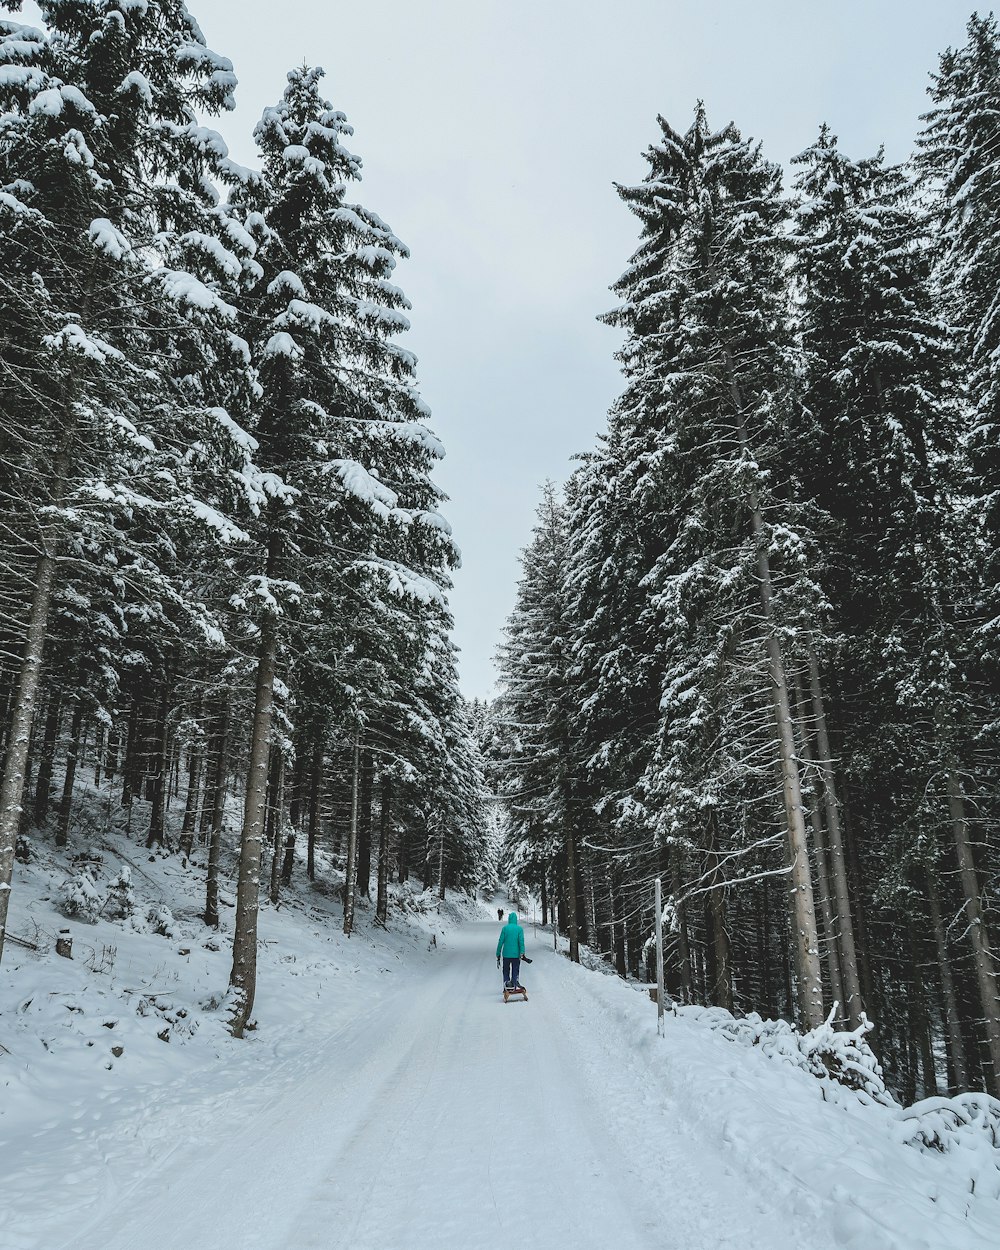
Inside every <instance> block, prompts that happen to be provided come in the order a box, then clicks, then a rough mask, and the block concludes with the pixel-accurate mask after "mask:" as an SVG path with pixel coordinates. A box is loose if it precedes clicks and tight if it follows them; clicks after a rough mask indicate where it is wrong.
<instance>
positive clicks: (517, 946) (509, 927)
mask: <svg viewBox="0 0 1000 1250" xmlns="http://www.w3.org/2000/svg"><path fill="white" fill-rule="evenodd" d="M523 954H524V930H523V929H522V928H521V926H520V925H519V924H518V923H517V912H516V911H512V912H511V913H510V915H509V916H508V917H507V923H506V924H505V925H504V927H503V928H502V929H501V930H500V940H499V941H498V942H497V959H499V958H500V956H501V955H503V957H504V959H520V958H521V956H522V955H523Z"/></svg>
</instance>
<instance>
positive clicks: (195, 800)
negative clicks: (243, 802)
mask: <svg viewBox="0 0 1000 1250" xmlns="http://www.w3.org/2000/svg"><path fill="white" fill-rule="evenodd" d="M195 715H196V716H200V715H201V703H200V702H199V703H198V705H197V707H196V708H195ZM201 765H202V753H201V747H200V746H197V745H196V744H195V743H193V742H192V743H191V744H190V745H189V746H188V776H187V794H186V795H185V797H184V819H183V821H182V822H181V837H180V852H181V855H183V856H184V858H185V860H188V859H190V858H191V854H192V852H193V851H194V830H195V825H196V824H197V823H198V811H199V807H200V806H201V803H202V798H201V772H202V768H201Z"/></svg>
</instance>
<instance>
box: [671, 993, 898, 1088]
mask: <svg viewBox="0 0 1000 1250" xmlns="http://www.w3.org/2000/svg"><path fill="white" fill-rule="evenodd" d="M681 1010H682V1011H683V1012H684V1013H685V1014H686V1015H695V1016H696V1017H697V1019H698V1020H700V1021H701V1022H702V1023H704V1024H707V1025H708V1026H709V1027H710V1028H713V1029H716V1030H718V1031H719V1032H720V1033H724V1034H725V1035H726V1037H730V1038H732V1039H733V1040H734V1041H737V1042H741V1043H742V1044H743V1045H744V1046H758V1047H760V1049H761V1050H762V1051H763V1053H764V1054H765V1055H767V1057H768V1058H769V1059H781V1060H783V1061H784V1062H785V1063H790V1064H791V1065H792V1066H793V1067H796V1068H801V1070H802V1071H803V1072H808V1073H809V1075H810V1076H815V1077H819V1078H820V1079H821V1080H833V1081H836V1082H837V1084H838V1085H846V1086H847V1087H848V1089H853V1090H857V1091H858V1092H859V1093H862V1094H865V1095H867V1096H868V1097H869V1098H872V1099H874V1100H875V1101H876V1102H881V1103H885V1104H886V1105H890V1104H892V1101H893V1100H892V1097H891V1095H890V1094H889V1093H888V1091H887V1090H886V1088H885V1082H884V1080H883V1079H882V1069H881V1067H880V1066H879V1061H878V1060H877V1059H876V1058H875V1054H874V1052H873V1051H872V1049H871V1047H870V1046H869V1045H868V1043H867V1042H866V1041H865V1034H866V1033H867V1032H868V1031H869V1030H870V1029H871V1027H872V1026H871V1025H870V1024H869V1023H868V1021H867V1020H866V1021H865V1022H864V1023H863V1024H862V1025H860V1026H859V1027H858V1028H856V1029H854V1030H852V1031H851V1032H849V1033H839V1032H837V1030H836V1029H835V1028H834V1027H833V1012H831V1013H830V1016H829V1017H828V1019H827V1021H826V1023H825V1024H821V1025H820V1026H819V1028H816V1029H810V1031H809V1032H808V1033H799V1032H798V1031H797V1030H796V1029H795V1028H793V1026H792V1025H790V1024H789V1023H788V1021H787V1020H763V1019H762V1018H761V1017H760V1016H759V1015H757V1013H756V1012H751V1013H750V1014H749V1015H748V1016H743V1017H742V1018H741V1019H737V1018H736V1017H735V1016H733V1015H732V1014H731V1013H730V1012H728V1011H726V1010H725V1008H723V1007H684V1008H682V1009H681Z"/></svg>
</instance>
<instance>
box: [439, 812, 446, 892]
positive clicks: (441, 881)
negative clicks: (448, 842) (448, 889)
mask: <svg viewBox="0 0 1000 1250" xmlns="http://www.w3.org/2000/svg"><path fill="white" fill-rule="evenodd" d="M438 824H439V825H440V826H441V844H440V846H439V847H438V871H437V878H438V898H439V899H441V900H442V902H443V901H444V844H445V835H446V826H445V822H444V817H443V816H439V817H438Z"/></svg>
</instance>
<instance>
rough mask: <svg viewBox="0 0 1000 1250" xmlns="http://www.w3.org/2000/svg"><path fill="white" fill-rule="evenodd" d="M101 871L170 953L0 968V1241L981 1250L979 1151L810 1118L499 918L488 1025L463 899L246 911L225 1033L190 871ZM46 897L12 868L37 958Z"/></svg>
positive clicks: (222, 949)
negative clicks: (510, 990) (125, 883)
mask: <svg viewBox="0 0 1000 1250" xmlns="http://www.w3.org/2000/svg"><path fill="white" fill-rule="evenodd" d="M112 853H114V854H116V855H117V856H118V858H119V859H120V858H121V856H122V855H123V854H127V855H129V857H130V858H131V859H132V860H133V863H134V868H133V886H134V889H135V891H136V893H137V895H140V896H143V901H144V902H146V903H149V904H155V903H156V901H157V898H156V896H157V892H158V891H159V892H160V893H161V894H169V896H170V897H171V898H176V897H178V896H186V897H187V898H188V899H189V900H190V906H189V907H188V908H187V909H176V908H175V914H174V916H173V926H172V929H171V926H169V924H168V926H167V927H168V930H170V931H171V932H172V936H165V935H163V934H160V933H156V932H135V931H133V930H132V929H129V928H127V927H126V925H127V923H128V922H121V923H117V924H112V923H109V922H106V921H100V922H99V923H98V924H97V925H95V926H89V925H82V924H75V925H74V924H71V927H72V928H73V930H74V956H75V958H74V959H73V960H72V961H68V960H63V959H59V958H58V957H57V956H56V955H55V953H54V950H51V949H49V950H48V951H46V952H45V953H41V952H33V951H30V950H27V949H25V948H18V949H14V948H11V949H9V950H8V952H7V956H6V958H5V962H4V964H3V966H2V968H0V1008H2V1010H3V1015H2V1019H0V1039H2V1043H3V1046H4V1047H5V1048H6V1051H7V1052H8V1053H3V1052H0V1158H2V1159H3V1160H4V1169H3V1188H2V1192H3V1202H2V1204H0V1220H2V1225H0V1246H2V1247H3V1250H97V1248H98V1247H100V1250H134V1247H138V1246H141V1247H143V1250H201V1248H202V1247H204V1248H205V1250H208V1248H211V1250H236V1248H237V1247H239V1248H240V1250H250V1248H257V1250H307V1248H308V1247H313V1246H317V1247H318V1246H322V1247H325V1248H326V1250H332V1248H334V1247H345V1248H346V1247H348V1246H350V1247H353V1248H355V1250H366V1248H367V1247H372V1248H373V1250H374V1248H375V1247H379V1250H397V1248H398V1250H404V1248H405V1250H425V1248H426V1250H431V1248H433V1250H439V1248H440V1250H451V1248H452V1247H454V1248H455V1250H458V1248H459V1247H461V1248H462V1250H465V1248H467V1247H471V1246H477V1245H506V1244H512V1245H528V1244H542V1245H548V1246H553V1247H560V1246H566V1245H573V1246H574V1247H577V1248H579V1250H586V1248H587V1247H601V1250H607V1247H608V1246H615V1247H623V1248H626V1250H627V1248H632V1247H635V1248H638V1247H650V1248H652V1247H665V1246H670V1247H674V1246H676V1247H684V1250H719V1248H722V1247H737V1246H738V1247H739V1248H740V1250H792V1248H793V1247H794V1248H795V1250H828V1248H829V1250H832V1248H833V1247H850V1248H852V1250H925V1248H926V1250H979V1248H981V1247H982V1248H985V1247H987V1246H994V1245H997V1244H1000V1203H998V1202H997V1201H996V1200H995V1199H994V1198H993V1197H992V1196H990V1194H989V1193H988V1192H985V1191H986V1190H988V1185H987V1184H985V1180H986V1177H985V1173H981V1175H982V1177H983V1181H982V1182H981V1184H980V1186H979V1188H980V1194H979V1196H978V1197H973V1196H972V1195H970V1193H969V1192H968V1191H969V1177H970V1175H971V1165H972V1163H974V1162H975V1163H977V1165H978V1164H981V1158H980V1153H981V1152H980V1153H975V1152H973V1151H972V1150H971V1148H970V1149H969V1150H968V1151H967V1152H966V1154H967V1157H966V1156H964V1155H962V1153H961V1150H959V1151H957V1152H956V1151H953V1152H949V1153H948V1154H937V1153H932V1152H923V1151H920V1150H917V1149H914V1148H913V1147H912V1146H909V1145H906V1144H905V1143H904V1142H903V1141H902V1140H900V1136H899V1128H898V1116H897V1115H896V1114H895V1112H894V1111H893V1109H891V1108H886V1107H879V1106H877V1105H869V1106H864V1105H862V1104H861V1103H860V1102H859V1101H858V1100H857V1099H856V1098H855V1097H854V1096H853V1095H850V1096H845V1097H844V1098H838V1099H836V1100H831V1095H830V1093H829V1088H828V1086H827V1085H826V1084H825V1083H822V1082H820V1081H817V1080H815V1079H814V1078H812V1077H810V1076H809V1075H807V1074H806V1073H804V1072H801V1071H799V1070H798V1069H797V1068H795V1067H793V1066H791V1065H789V1064H785V1063H780V1062H775V1061H774V1060H773V1059H770V1058H768V1057H767V1055H766V1054H764V1053H763V1049H762V1048H761V1047H759V1046H757V1047H754V1046H744V1045H740V1044H739V1043H738V1042H735V1041H734V1040H732V1039H730V1038H729V1037H728V1036H727V1035H726V1034H725V1033H724V1032H723V1031H720V1030H719V1029H718V1028H715V1027H712V1020H711V1019H710V1018H706V1017H705V1015H704V1014H703V1013H698V1012H688V1013H682V1014H681V1015H679V1016H677V1017H674V1016H669V1017H668V1019H667V1022H666V1036H665V1038H662V1039H661V1038H658V1037H657V1036H656V1029H655V1008H653V1007H652V1005H651V1004H650V1002H649V999H648V997H647V996H646V995H645V994H642V993H639V992H636V990H635V989H633V988H630V987H629V986H626V985H624V984H623V983H622V982H621V981H619V980H618V979H617V978H616V977H613V976H608V975H602V973H601V972H599V971H593V970H588V969H587V968H582V967H577V966H574V965H572V964H570V963H569V962H568V960H566V959H565V958H564V957H563V956H562V954H560V955H556V954H554V953H553V951H552V949H551V941H552V938H551V934H545V933H543V932H542V931H541V930H539V931H538V933H537V935H536V934H535V933H534V932H533V930H532V927H531V926H530V925H528V926H527V938H528V946H529V953H531V954H532V955H533V956H534V963H533V964H532V965H531V967H530V968H527V969H525V972H526V973H528V974H530V976H528V977H522V979H523V980H526V982H527V984H528V986H529V993H530V1001H529V1002H528V1003H527V1004H522V1003H517V1002H512V1003H510V1004H509V1005H507V1006H505V1005H504V1004H503V1003H502V1001H501V999H500V995H499V993H498V989H499V984H498V978H497V973H496V968H495V963H494V957H493V950H494V945H495V939H496V922H495V919H492V920H486V919H484V917H485V915H486V914H487V913H486V911H484V910H482V909H481V908H479V907H477V906H476V905H473V904H471V903H469V902H467V901H465V902H460V901H458V900H454V899H449V902H448V903H447V904H445V905H444V908H443V910H442V911H439V910H438V905H437V900H436V899H434V898H433V897H432V896H429V895H413V894H411V893H406V894H402V893H399V892H397V896H396V904H395V906H394V909H393V912H392V919H391V924H390V931H389V932H387V933H386V932H382V931H380V930H373V929H371V928H369V927H368V923H367V913H366V912H362V926H361V928H360V930H359V931H358V932H357V933H356V934H355V935H354V936H353V937H352V938H351V939H349V940H348V939H345V938H343V936H342V935H340V933H339V931H338V924H337V921H338V919H339V910H340V909H339V903H338V902H337V901H336V900H335V899H334V898H333V897H332V893H331V890H330V888H329V887H318V888H316V887H309V886H308V885H306V884H305V883H303V885H302V886H300V887H299V888H298V889H297V890H296V892H295V893H293V894H292V895H291V896H290V897H289V900H288V902H287V903H286V904H285V905H284V906H283V907H282V908H281V910H280V911H278V912H277V913H275V912H274V911H273V910H267V911H266V912H265V913H264V916H263V922H262V929H261V937H262V949H261V972H260V983H259V989H258V1006H257V1010H256V1012H255V1015H256V1019H257V1023H258V1028H257V1030H256V1031H255V1032H254V1033H253V1034H251V1035H250V1036H249V1037H248V1038H247V1039H246V1040H245V1041H243V1042H237V1041H234V1040H232V1039H231V1038H230V1037H229V1036H228V1034H227V1033H226V1031H225V1027H224V1011H223V1010H220V1009H218V1007H217V1004H218V1003H219V1002H220V1000H221V998H222V995H223V993H224V990H225V986H226V979H227V974H228V958H227V950H226V941H225V934H221V935H214V934H211V933H210V932H209V931H207V930H206V929H205V928H204V926H202V925H201V923H200V921H199V920H198V918H197V906H198V889H199V885H200V883H199V878H200V874H197V875H196V874H193V873H191V874H185V870H184V869H182V868H181V867H180V865H179V863H178V862H177V861H176V860H175V859H173V858H157V859H155V860H154V861H153V862H149V861H148V860H147V859H146V858H145V857H144V856H143V855H142V854H141V853H140V852H138V851H137V850H136V848H135V847H134V846H132V845H130V844H128V843H124V842H122V843H121V844H118V843H115V844H114V845H113V846H112V850H111V851H110V852H109V856H110V855H111V854H112ZM104 867H105V873H106V874H107V872H108V871H109V870H110V867H111V865H110V864H106V865H105V866H104ZM54 880H55V876H54V874H53V871H52V869H51V866H49V865H46V864H45V863H41V864H38V865H35V866H27V867H25V868H23V869H22V870H21V871H20V872H19V877H18V891H17V895H16V900H17V903H18V907H19V911H18V912H17V913H16V916H15V921H14V925H13V929H14V932H15V933H18V934H20V935H21V936H24V937H28V938H31V937H32V935H33V934H34V933H35V927H34V926H35V924H36V923H37V924H38V925H39V926H40V928H39V937H40V938H41V939H42V941H41V942H40V943H39V944H40V945H44V944H45V942H46V941H48V940H49V939H50V938H51V936H52V935H53V934H54V932H55V930H56V928H58V927H59V925H60V924H62V923H64V922H63V921H62V918H61V917H60V916H59V915H58V914H57V913H56V912H55V911H54V910H53V907H52V903H51V900H50V899H49V897H48V896H50V895H51V891H52V884H53V881H54ZM139 912H140V913H143V908H142V907H140V908H139ZM229 916H231V912H230V913H229ZM494 916H495V913H494ZM139 927H140V928H147V927H148V926H147V925H146V923H145V920H144V919H143V920H141V921H140V922H139ZM160 927H163V926H162V925H161V926H160ZM432 938H433V940H432ZM215 947H217V948H219V949H213V948H215ZM716 1023H717V1021H716ZM118 1048H121V1050H120V1054H116V1053H115V1052H116V1050H117V1049H118ZM973 1155H975V1157H973Z"/></svg>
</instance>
